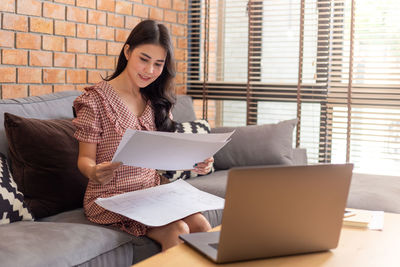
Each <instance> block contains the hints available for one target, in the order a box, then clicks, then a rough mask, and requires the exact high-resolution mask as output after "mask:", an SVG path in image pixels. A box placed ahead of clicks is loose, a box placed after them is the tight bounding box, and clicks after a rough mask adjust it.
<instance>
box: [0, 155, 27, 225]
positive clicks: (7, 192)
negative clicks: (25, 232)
mask: <svg viewBox="0 0 400 267" xmlns="http://www.w3.org/2000/svg"><path fill="white" fill-rule="evenodd" d="M32 220H33V217H32V214H31V213H30V212H29V210H28V209H27V207H26V205H25V203H24V196H23V194H22V193H21V192H19V191H18V189H17V185H16V184H15V182H14V179H13V177H12V175H11V173H10V170H9V168H8V164H7V158H6V156H4V155H3V154H2V153H0V224H8V223H12V222H17V221H32Z"/></svg>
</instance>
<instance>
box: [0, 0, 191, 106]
mask: <svg viewBox="0 0 400 267" xmlns="http://www.w3.org/2000/svg"><path fill="white" fill-rule="evenodd" d="M187 7H188V3H187V1H186V0H131V1H127V0H52V1H45V0H1V4H0V60H1V66H0V87H1V88H0V89H1V98H13V97H25V96H32V95H41V94H46V93H51V92H57V91H65V90H82V89H83V88H84V87H85V86H87V85H89V84H93V83H96V82H98V81H100V80H101V76H100V75H102V76H103V77H105V76H107V75H109V74H111V73H112V72H113V70H114V67H115V65H116V62H117V59H118V55H119V53H120V50H121V48H122V45H123V43H124V42H125V40H126V38H127V36H128V35H129V33H130V31H131V30H132V29H133V27H134V26H135V25H136V24H137V23H138V22H139V21H141V20H143V19H147V18H151V19H154V20H157V21H160V22H163V23H164V24H165V25H166V26H167V27H168V28H169V30H170V32H171V35H172V40H173V44H174V47H175V58H176V62H177V63H176V64H177V66H176V67H177V77H176V83H177V93H180V94H182V93H185V92H186V87H185V83H186V67H187V62H186V60H187V39H186V35H187Z"/></svg>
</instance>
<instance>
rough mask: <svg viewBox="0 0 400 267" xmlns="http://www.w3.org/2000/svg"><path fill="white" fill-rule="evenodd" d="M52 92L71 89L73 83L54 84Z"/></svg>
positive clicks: (72, 88) (73, 87)
mask: <svg viewBox="0 0 400 267" xmlns="http://www.w3.org/2000/svg"><path fill="white" fill-rule="evenodd" d="M53 87H54V92H64V91H73V90H75V85H73V84H55V85H54V86H53Z"/></svg>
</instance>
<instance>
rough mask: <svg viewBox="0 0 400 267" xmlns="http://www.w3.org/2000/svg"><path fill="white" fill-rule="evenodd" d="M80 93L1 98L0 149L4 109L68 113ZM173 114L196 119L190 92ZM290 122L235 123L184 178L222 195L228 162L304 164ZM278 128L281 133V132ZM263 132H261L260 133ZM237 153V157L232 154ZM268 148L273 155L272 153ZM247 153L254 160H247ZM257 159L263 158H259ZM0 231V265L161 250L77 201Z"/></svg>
mask: <svg viewBox="0 0 400 267" xmlns="http://www.w3.org/2000/svg"><path fill="white" fill-rule="evenodd" d="M79 94H80V92H78V91H69V92H58V93H53V94H50V95H44V96H39V97H27V98H20V99H8V100H0V152H1V153H3V154H5V155H7V154H9V149H8V147H9V144H8V143H7V136H6V134H5V129H4V116H3V114H4V113H6V112H7V113H12V114H15V115H18V116H21V117H25V118H37V119H42V120H49V119H54V118H72V117H73V112H72V103H73V100H74V99H75V98H76V97H77V96H78V95H79ZM173 115H174V119H175V120H176V121H178V122H186V121H192V120H195V119H196V118H195V113H194V111H193V106H192V101H191V98H190V97H188V96H179V97H178V101H177V104H176V105H175V108H174V110H173ZM289 124H290V125H289ZM289 124H287V123H286V124H282V125H281V126H282V127H283V128H282V129H280V130H279V131H275V132H274V126H271V127H273V128H268V127H270V126H267V128H262V127H261V128H262V129H261V130H260V129H259V128H258V127H253V126H252V127H241V128H240V129H239V128H238V129H237V132H236V133H235V134H236V137H235V136H233V137H232V142H231V143H230V144H232V146H231V147H228V146H227V147H225V148H224V149H223V150H221V151H220V152H218V154H217V155H215V166H216V171H215V172H214V173H211V174H209V175H206V176H199V177H194V178H190V179H188V180H187V181H188V182H189V183H191V184H192V185H194V186H196V187H198V188H200V189H202V190H205V191H207V192H210V193H213V194H216V195H219V196H221V197H224V195H225V185H226V176H227V171H228V170H227V168H230V167H232V166H244V165H259V164H260V159H261V163H263V164H305V163H306V162H307V158H306V153H305V150H304V149H292V147H291V144H292V143H291V138H292V131H293V127H294V123H293V122H291V123H289ZM285 129H289V130H285ZM228 130H231V129H229V128H215V129H212V132H220V131H228ZM263 131H264V132H263ZM282 131H286V133H285V134H282ZM254 134H255V135H258V137H259V138H262V139H263V140H266V141H265V143H266V144H267V145H266V146H265V147H264V149H263V148H262V147H263V146H260V144H259V143H257V141H256V140H252V142H250V143H253V146H254V145H255V147H252V145H251V144H249V143H246V142H248V141H251V140H247V141H246V138H253V135H254ZM264 134H265V135H266V136H263V135H264ZM283 137H284V138H286V139H287V140H288V141H286V144H285V145H283V146H281V145H280V144H279V143H280V141H279V140H280V139H282V138H283ZM9 138H12V136H11V137H10V136H9ZM22 138H24V137H22ZM274 138H276V139H277V140H274ZM50 139H51V138H50ZM26 140H27V143H26V145H25V147H26V148H27V149H28V146H30V143H29V141H30V137H29V136H26ZM32 142H33V141H32ZM262 143H263V142H262ZM260 147H261V150H260ZM253 150H254V151H253ZM256 150H257V151H256ZM271 151H272V152H271ZM238 153H239V154H240V155H239V157H235V154H236V155H238ZM272 153H276V155H271V154H272ZM235 158H240V160H239V161H238V160H236V159H235ZM249 158H252V159H253V160H248V159H249ZM276 158H278V159H276ZM227 159H228V160H227ZM262 159H265V160H266V161H265V162H263V160H262ZM28 163H29V162H28ZM9 164H11V165H13V164H14V165H13V166H12V167H13V168H14V171H15V166H17V162H14V163H13V162H9ZM18 164H19V163H18ZM218 165H220V166H223V168H225V170H221V169H218ZM64 167H65V166H64ZM67 167H68V168H72V167H70V166H67ZM11 169H12V168H11ZM46 171H47V170H46ZM50 171H51V170H50ZM63 186H65V185H63ZM66 188H67V187H66ZM67 193H68V192H67ZM39 204H43V203H39ZM204 214H205V216H206V217H207V218H208V219H209V221H210V223H211V225H212V226H216V225H219V224H220V223H221V216H222V210H216V211H207V212H204ZM0 237H1V239H0V265H1V266H130V265H131V264H132V263H136V262H138V261H141V260H143V259H145V258H147V257H149V256H151V255H153V254H155V253H158V252H159V251H160V247H159V245H158V244H156V243H155V242H153V241H152V240H150V239H149V238H147V237H134V236H131V235H129V234H127V233H124V232H122V231H119V230H117V229H115V228H112V227H108V226H101V225H96V224H93V223H91V222H89V221H88V220H87V219H86V218H85V215H84V212H83V209H82V207H81V206H80V207H76V208H73V209H69V210H68V209H66V210H63V211H62V212H60V213H57V214H54V215H51V216H46V217H43V218H40V219H38V220H35V221H19V222H13V223H10V224H4V225H0Z"/></svg>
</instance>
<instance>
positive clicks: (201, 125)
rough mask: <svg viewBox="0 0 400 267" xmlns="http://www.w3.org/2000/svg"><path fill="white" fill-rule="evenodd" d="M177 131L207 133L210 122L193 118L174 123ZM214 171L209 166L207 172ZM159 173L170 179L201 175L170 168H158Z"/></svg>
mask: <svg viewBox="0 0 400 267" xmlns="http://www.w3.org/2000/svg"><path fill="white" fill-rule="evenodd" d="M176 132H177V133H199V134H207V133H209V132H210V124H209V123H208V122H207V121H206V120H195V121H189V122H182V123H177V124H176ZM213 171H214V166H212V167H211V170H210V172H209V173H212V172H213ZM159 173H160V174H161V175H162V176H164V177H165V178H167V179H168V180H170V181H175V180H177V179H187V178H190V177H196V176H202V175H199V174H198V173H196V172H194V171H190V170H188V171H182V170H177V171H172V170H160V171H159Z"/></svg>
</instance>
